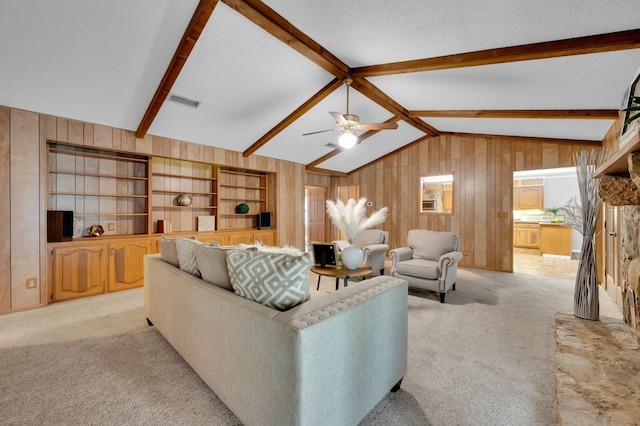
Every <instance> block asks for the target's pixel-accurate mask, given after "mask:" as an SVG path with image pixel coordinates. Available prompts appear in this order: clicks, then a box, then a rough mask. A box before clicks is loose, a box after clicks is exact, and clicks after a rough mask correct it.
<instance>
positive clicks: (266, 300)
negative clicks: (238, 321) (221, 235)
mask: <svg viewBox="0 0 640 426" xmlns="http://www.w3.org/2000/svg"><path fill="white" fill-rule="evenodd" d="M310 260H311V255H310V254H309V253H303V254H301V255H300V256H292V255H288V254H282V253H265V252H261V251H247V250H229V252H228V253H227V268H228V270H229V278H230V280H231V285H232V286H233V290H234V292H235V293H236V294H237V295H239V296H242V297H244V298H247V299H249V300H253V301H254V302H258V303H261V304H263V305H265V306H268V307H270V308H274V309H278V310H281V311H284V310H287V309H289V308H292V307H294V306H296V305H299V304H300V303H302V302H304V301H305V300H307V299H308V297H309V263H310Z"/></svg>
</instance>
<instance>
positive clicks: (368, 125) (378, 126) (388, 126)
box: [358, 123, 398, 130]
mask: <svg viewBox="0 0 640 426" xmlns="http://www.w3.org/2000/svg"><path fill="white" fill-rule="evenodd" d="M358 127H359V128H360V129H361V130H385V129H390V130H393V129H397V128H398V123H365V124H360V126H358Z"/></svg>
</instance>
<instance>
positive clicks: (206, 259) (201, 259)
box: [196, 245, 233, 291]
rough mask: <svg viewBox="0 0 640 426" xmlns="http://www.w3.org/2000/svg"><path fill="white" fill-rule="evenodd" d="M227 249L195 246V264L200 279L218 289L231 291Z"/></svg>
mask: <svg viewBox="0 0 640 426" xmlns="http://www.w3.org/2000/svg"><path fill="white" fill-rule="evenodd" d="M229 250H230V249H229V248H228V247H226V248H225V247H212V246H205V245H198V246H196V263H197V264H198V269H199V270H200V274H201V275H202V279H203V280H205V281H206V282H208V283H211V284H215V285H217V286H218V287H222V288H224V289H227V290H230V291H233V287H232V286H231V281H230V280H229V272H228V271H227V252H228V251H229Z"/></svg>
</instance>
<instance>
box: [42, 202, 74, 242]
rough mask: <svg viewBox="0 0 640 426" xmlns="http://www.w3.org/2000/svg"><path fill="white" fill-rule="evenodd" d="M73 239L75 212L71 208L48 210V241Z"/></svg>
mask: <svg viewBox="0 0 640 426" xmlns="http://www.w3.org/2000/svg"><path fill="white" fill-rule="evenodd" d="M72 239H73V212H72V211H70V210H48V211H47V242H50V243H52V242H58V241H71V240H72Z"/></svg>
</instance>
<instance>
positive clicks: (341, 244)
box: [333, 229, 389, 275]
mask: <svg viewBox="0 0 640 426" xmlns="http://www.w3.org/2000/svg"><path fill="white" fill-rule="evenodd" d="M388 242H389V233H388V232H387V231H382V230H380V229H365V230H364V231H362V232H360V233H359V234H358V236H357V237H356V238H355V240H353V245H354V247H357V248H359V249H361V250H362V253H363V254H364V261H363V263H365V264H366V265H367V266H370V267H371V270H373V271H374V272H376V271H379V272H380V275H384V261H385V260H386V257H387V250H389V245H388ZM333 243H334V244H335V245H336V246H337V247H338V250H339V251H342V250H344V249H345V248H347V247H349V241H346V240H338V241H333Z"/></svg>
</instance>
